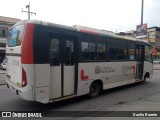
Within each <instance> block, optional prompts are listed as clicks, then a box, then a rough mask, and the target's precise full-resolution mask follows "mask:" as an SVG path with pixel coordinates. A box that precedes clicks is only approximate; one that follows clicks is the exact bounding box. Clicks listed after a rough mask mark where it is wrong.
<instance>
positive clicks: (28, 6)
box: [22, 2, 36, 20]
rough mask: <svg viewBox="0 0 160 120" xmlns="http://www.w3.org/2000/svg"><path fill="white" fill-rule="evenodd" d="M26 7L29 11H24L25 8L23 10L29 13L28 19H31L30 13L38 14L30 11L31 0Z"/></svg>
mask: <svg viewBox="0 0 160 120" xmlns="http://www.w3.org/2000/svg"><path fill="white" fill-rule="evenodd" d="M26 8H28V11H23V8H22V12H26V13H28V20H30V15H32V14H35V15H36V13H34V12H30V2H29V4H28V5H26Z"/></svg>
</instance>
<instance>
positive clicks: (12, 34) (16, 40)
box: [7, 25, 24, 47]
mask: <svg viewBox="0 0 160 120" xmlns="http://www.w3.org/2000/svg"><path fill="white" fill-rule="evenodd" d="M23 31H24V25H18V26H15V27H13V28H12V29H10V30H9V33H8V43H7V44H8V47H14V46H19V45H21V41H22V37H23Z"/></svg>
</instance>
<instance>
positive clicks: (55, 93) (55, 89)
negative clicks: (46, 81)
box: [50, 66, 62, 99]
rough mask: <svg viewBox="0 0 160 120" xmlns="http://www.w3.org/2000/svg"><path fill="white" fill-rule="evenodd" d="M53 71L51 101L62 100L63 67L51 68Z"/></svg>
mask: <svg viewBox="0 0 160 120" xmlns="http://www.w3.org/2000/svg"><path fill="white" fill-rule="evenodd" d="M50 70H51V72H50V73H51V85H50V86H51V88H50V89H51V99H54V98H60V97H61V93H62V89H61V84H62V81H61V66H54V67H51V68H50Z"/></svg>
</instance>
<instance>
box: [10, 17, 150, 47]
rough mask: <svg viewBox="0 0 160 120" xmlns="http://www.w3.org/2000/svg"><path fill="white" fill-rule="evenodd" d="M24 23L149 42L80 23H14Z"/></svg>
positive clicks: (30, 21)
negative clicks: (69, 24) (68, 24)
mask: <svg viewBox="0 0 160 120" xmlns="http://www.w3.org/2000/svg"><path fill="white" fill-rule="evenodd" d="M26 23H35V24H39V25H43V26H48V27H54V28H59V29H65V30H70V31H78V32H80V33H85V34H91V35H96V36H104V37H112V38H118V39H123V40H130V41H137V42H141V43H146V44H149V43H148V42H147V41H145V40H143V39H136V38H131V37H126V36H119V35H115V34H113V33H109V32H108V31H106V30H100V29H95V28H90V27H86V26H81V25H74V26H66V25H60V24H55V23H50V22H45V21H41V20H22V21H20V22H18V23H16V24H15V25H18V24H26ZM15 25H14V26H15ZM14 26H13V27H14Z"/></svg>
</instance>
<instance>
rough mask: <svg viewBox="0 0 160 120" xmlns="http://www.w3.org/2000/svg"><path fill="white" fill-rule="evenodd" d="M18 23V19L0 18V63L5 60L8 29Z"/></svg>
mask: <svg viewBox="0 0 160 120" xmlns="http://www.w3.org/2000/svg"><path fill="white" fill-rule="evenodd" d="M18 21H20V19H17V18H10V17H3V16H0V62H2V60H3V59H4V58H5V50H6V48H5V47H6V42H7V32H8V29H9V28H10V27H11V26H13V25H14V24H15V23H16V22H18Z"/></svg>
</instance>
